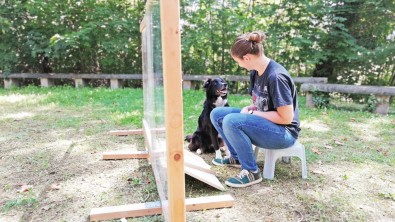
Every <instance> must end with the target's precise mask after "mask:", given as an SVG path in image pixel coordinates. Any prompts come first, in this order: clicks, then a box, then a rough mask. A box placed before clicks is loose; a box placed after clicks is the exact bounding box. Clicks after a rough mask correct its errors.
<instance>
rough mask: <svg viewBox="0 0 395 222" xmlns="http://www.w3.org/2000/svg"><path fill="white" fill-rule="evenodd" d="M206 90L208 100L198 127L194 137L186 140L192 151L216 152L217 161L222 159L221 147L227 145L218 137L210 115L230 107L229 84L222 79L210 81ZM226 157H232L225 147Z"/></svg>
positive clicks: (205, 86) (207, 81)
mask: <svg viewBox="0 0 395 222" xmlns="http://www.w3.org/2000/svg"><path fill="white" fill-rule="evenodd" d="M203 88H205V89H206V100H205V101H204V105H203V111H202V113H201V114H200V116H199V121H198V127H197V129H196V131H195V132H194V133H193V134H192V135H188V136H186V138H185V140H186V141H188V142H190V144H189V146H188V148H189V150H191V151H194V152H197V153H198V154H202V153H212V152H214V151H215V156H216V158H217V159H222V155H221V150H220V149H219V148H220V147H222V146H224V145H225V142H224V140H223V139H222V138H221V137H218V136H219V135H218V132H217V130H216V129H215V128H214V126H213V124H212V123H211V120H210V113H211V111H212V110H213V109H214V108H216V107H224V106H229V104H228V91H227V89H228V84H226V82H225V81H224V80H223V79H222V78H216V79H208V80H206V81H205V82H204V84H203ZM225 152H226V155H230V153H229V151H228V149H227V147H226V146H225Z"/></svg>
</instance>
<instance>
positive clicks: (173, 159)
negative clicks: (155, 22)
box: [160, 0, 186, 221]
mask: <svg viewBox="0 0 395 222" xmlns="http://www.w3.org/2000/svg"><path fill="white" fill-rule="evenodd" d="M160 18H161V19H160V20H161V26H162V27H161V38H162V58H163V77H164V78H163V86H164V99H165V101H164V102H165V128H166V147H167V156H166V159H167V180H168V186H167V188H168V204H169V205H168V215H169V220H170V221H185V210H186V209H185V179H184V178H185V175H184V154H183V150H184V149H183V146H184V138H183V112H182V110H183V107H182V80H181V75H182V72H181V33H180V6H179V0H160Z"/></svg>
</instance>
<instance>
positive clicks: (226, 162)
mask: <svg viewBox="0 0 395 222" xmlns="http://www.w3.org/2000/svg"><path fill="white" fill-rule="evenodd" d="M212 162H213V164H214V165H217V166H231V167H237V168H240V167H241V164H240V162H239V160H236V159H234V158H233V157H224V158H222V159H213V161H212Z"/></svg>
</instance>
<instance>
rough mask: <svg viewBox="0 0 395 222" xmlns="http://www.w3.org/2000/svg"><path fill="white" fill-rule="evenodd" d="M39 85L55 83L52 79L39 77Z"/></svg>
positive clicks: (44, 85) (48, 85)
mask: <svg viewBox="0 0 395 222" xmlns="http://www.w3.org/2000/svg"><path fill="white" fill-rule="evenodd" d="M40 83H41V87H50V86H54V85H55V80H54V79H48V78H40Z"/></svg>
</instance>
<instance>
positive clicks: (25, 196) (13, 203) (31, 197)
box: [3, 189, 37, 213]
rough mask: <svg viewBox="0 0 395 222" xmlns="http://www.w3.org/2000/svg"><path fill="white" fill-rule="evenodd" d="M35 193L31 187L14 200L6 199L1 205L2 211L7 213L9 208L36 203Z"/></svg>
mask: <svg viewBox="0 0 395 222" xmlns="http://www.w3.org/2000/svg"><path fill="white" fill-rule="evenodd" d="M35 196H36V195H35V194H34V192H33V191H31V189H29V192H27V193H21V194H20V198H17V199H15V200H9V201H7V202H6V203H5V204H4V206H3V213H7V212H8V211H9V210H10V209H11V208H14V207H16V208H20V207H22V206H25V205H28V206H34V205H36V204H37V200H36V199H35Z"/></svg>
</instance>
